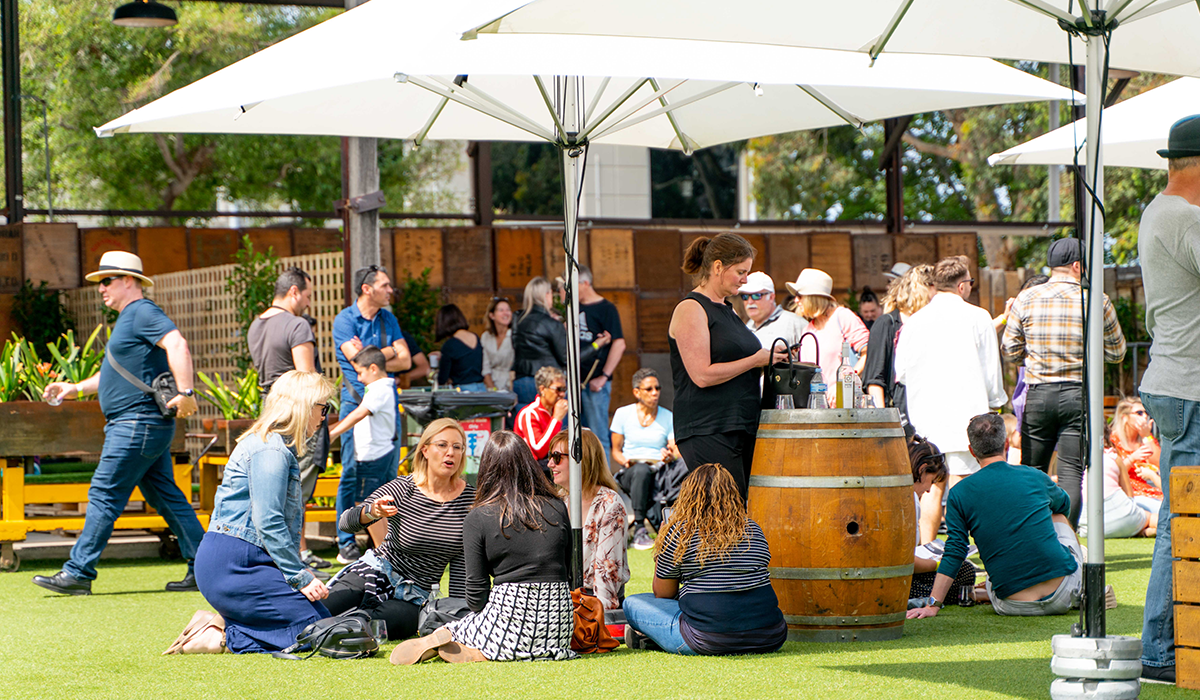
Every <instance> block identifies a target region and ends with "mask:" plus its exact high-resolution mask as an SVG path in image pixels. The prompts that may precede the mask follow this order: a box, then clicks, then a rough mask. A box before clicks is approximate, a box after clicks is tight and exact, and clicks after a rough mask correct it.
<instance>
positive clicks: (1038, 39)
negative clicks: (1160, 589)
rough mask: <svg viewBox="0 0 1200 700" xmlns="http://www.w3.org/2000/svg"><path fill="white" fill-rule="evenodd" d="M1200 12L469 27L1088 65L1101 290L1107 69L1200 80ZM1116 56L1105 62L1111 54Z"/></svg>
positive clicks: (673, 13) (1144, 0)
mask: <svg viewBox="0 0 1200 700" xmlns="http://www.w3.org/2000/svg"><path fill="white" fill-rule="evenodd" d="M1198 8H1200V3H1198V2H1196V0H969V1H966V2H964V1H963V0H854V2H825V1H823V0H821V1H818V0H741V1H739V2H737V3H729V2H724V1H723V0H654V2H642V1H641V0H606V2H604V3H603V4H601V5H596V4H585V3H581V2H579V1H578V0H533V1H532V2H529V3H528V4H526V5H525V6H523V7H521V8H518V9H516V10H514V11H512V12H510V13H507V14H505V15H502V16H498V17H497V18H496V19H494V20H492V21H490V22H485V23H483V24H479V25H475V27H474V28H473V29H470V30H468V31H466V32H465V33H464V35H463V38H464V39H474V38H476V37H478V36H479V35H480V34H495V33H500V34H572V35H593V36H618V37H631V36H640V37H658V38H673V39H693V40H702V41H709V42H713V43H719V42H745V43H756V44H767V45H776V46H807V47H818V48H829V49H843V50H847V51H857V52H861V53H864V54H867V55H868V56H869V57H870V60H871V61H872V62H875V60H876V59H880V60H881V62H883V61H886V60H890V58H889V57H883V58H881V54H882V53H883V51H884V50H885V49H886V50H887V51H888V52H889V53H890V52H893V51H896V52H909V53H923V54H940V55H947V56H987V57H991V58H1003V59H1013V60H1032V61H1042V62H1052V63H1067V64H1078V63H1080V62H1081V59H1083V62H1084V63H1085V65H1086V68H1087V70H1086V81H1085V85H1086V90H1085V92H1086V93H1087V94H1088V96H1089V97H1091V98H1092V99H1091V100H1090V101H1089V102H1088V105H1087V116H1086V124H1087V136H1086V143H1087V151H1088V153H1087V156H1086V158H1085V162H1086V172H1085V181H1086V182H1087V183H1088V186H1089V189H1090V190H1091V194H1092V203H1091V205H1090V206H1089V207H1087V208H1086V210H1085V211H1084V224H1085V225H1084V229H1085V230H1084V232H1082V233H1084V234H1086V240H1085V244H1086V245H1087V250H1088V251H1089V252H1088V265H1087V273H1086V274H1087V285H1088V286H1089V287H1090V288H1092V289H1099V288H1100V287H1101V286H1102V285H1100V284H1099V282H1100V281H1101V280H1100V275H1101V274H1103V273H1102V269H1103V262H1102V261H1103V260H1104V209H1103V201H1104V177H1103V173H1104V161H1103V156H1102V153H1103V150H1102V148H1101V144H1100V139H1099V134H1100V113H1101V109H1102V107H1103V102H1104V101H1103V99H1098V98H1099V97H1102V96H1103V94H1104V90H1105V87H1106V86H1105V80H1104V78H1105V75H1106V72H1107V68H1108V66H1109V62H1110V55H1111V64H1112V66H1113V67H1117V68H1126V69H1132V70H1139V71H1152V72H1157V73H1171V74H1176V75H1191V76H1200V53H1197V52H1196V50H1195V40H1196V37H1197V36H1200V9H1198ZM1110 51H1111V54H1110ZM1102 302H1103V300H1102V298H1101V297H1100V295H1098V294H1094V295H1092V296H1091V297H1090V298H1089V300H1088V303H1087V309H1086V314H1087V317H1088V318H1089V319H1093V322H1091V323H1089V324H1088V337H1087V343H1086V347H1087V358H1088V361H1087V365H1088V367H1087V377H1088V386H1087V390H1088V432H1089V434H1090V436H1091V449H1090V452H1089V460H1088V464H1089V468H1093V469H1095V470H1096V471H1097V472H1099V471H1100V470H1101V469H1102V465H1103V453H1104V445H1103V441H1102V440H1101V439H1100V436H1101V435H1103V434H1104V410H1103V409H1104V407H1103V396H1104V336H1103V325H1104V324H1102V323H1100V322H1099V320H1098V319H1100V318H1101V317H1102V316H1103V308H1102ZM1103 501H1104V493H1103V485H1102V480H1101V479H1092V480H1091V487H1090V489H1089V491H1088V508H1089V510H1088V519H1089V522H1093V523H1098V522H1103V507H1102V506H1103ZM1103 565H1104V533H1103V528H1092V529H1089V531H1088V562H1087V566H1085V572H1086V574H1085V579H1086V581H1087V587H1086V589H1085V590H1086V591H1087V594H1088V595H1087V597H1088V601H1087V603H1088V614H1087V625H1086V627H1087V634H1088V636H1104V635H1105V631H1104V609H1103V607H1104V606H1103V602H1102V601H1103V599H1104V594H1103V592H1102V591H1103V588H1104V567H1103Z"/></svg>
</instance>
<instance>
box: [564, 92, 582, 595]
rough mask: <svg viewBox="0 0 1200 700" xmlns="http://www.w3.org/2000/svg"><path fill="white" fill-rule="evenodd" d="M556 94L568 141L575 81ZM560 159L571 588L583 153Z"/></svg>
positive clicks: (578, 515) (576, 549)
mask: <svg viewBox="0 0 1200 700" xmlns="http://www.w3.org/2000/svg"><path fill="white" fill-rule="evenodd" d="M562 81H563V91H562V93H561V94H560V95H559V97H560V98H561V101H560V102H559V104H558V109H559V119H560V121H561V123H562V126H563V130H564V131H565V132H566V135H567V137H568V138H574V136H575V135H576V134H577V133H579V112H578V109H579V107H580V105H579V104H577V94H576V85H577V81H578V78H575V77H566V78H563V79H562ZM559 151H560V153H561V156H562V161H563V226H564V227H565V232H564V238H563V245H564V248H565V250H566V276H565V277H564V278H563V279H564V281H565V282H566V285H567V304H568V308H567V319H566V320H567V368H566V369H567V371H566V374H567V404H568V406H569V408H568V410H567V445H568V448H567V451H568V452H569V453H570V456H569V458H568V459H569V460H570V471H569V472H568V475H569V478H570V482H569V487H570V492H569V504H568V507H569V509H570V512H571V537H572V542H573V548H572V557H571V588H572V589H575V588H580V587H581V586H582V585H583V471H582V468H581V467H580V461H581V459H582V457H583V445H582V444H581V442H580V438H581V437H582V430H581V427H582V426H581V425H580V416H581V412H582V410H583V392H582V384H581V382H582V379H581V378H580V376H579V193H580V191H581V188H582V187H583V182H582V178H581V173H580V166H581V165H582V163H581V162H580V155H581V152H582V149H581V148H580V147H578V146H576V145H575V144H572V143H561V142H560V143H559Z"/></svg>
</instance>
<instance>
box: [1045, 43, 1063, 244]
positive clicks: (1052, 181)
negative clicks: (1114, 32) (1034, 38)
mask: <svg viewBox="0 0 1200 700" xmlns="http://www.w3.org/2000/svg"><path fill="white" fill-rule="evenodd" d="M1061 68H1062V66H1060V65H1059V64H1057V63H1051V64H1050V82H1052V83H1054V84H1055V85H1058V84H1059V83H1060V82H1061V81H1062V70H1061ZM1060 111H1061V105H1060V103H1059V101H1058V100H1050V131H1054V130H1055V129H1057V128H1058V127H1059V112H1060ZM1060 172H1061V168H1059V166H1057V165H1051V166H1050V169H1049V172H1048V175H1049V182H1048V183H1047V184H1046V203H1047V206H1046V221H1059V220H1060V219H1062V204H1061V203H1060V202H1059V201H1058V198H1059V189H1060V187H1061V185H1060V181H1059V174H1060Z"/></svg>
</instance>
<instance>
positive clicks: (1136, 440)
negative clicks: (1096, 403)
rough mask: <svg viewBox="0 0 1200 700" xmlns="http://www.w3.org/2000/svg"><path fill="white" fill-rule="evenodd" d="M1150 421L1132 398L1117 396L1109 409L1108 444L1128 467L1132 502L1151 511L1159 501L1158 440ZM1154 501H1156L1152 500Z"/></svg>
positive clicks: (1142, 408)
mask: <svg viewBox="0 0 1200 700" xmlns="http://www.w3.org/2000/svg"><path fill="white" fill-rule="evenodd" d="M1153 427H1154V426H1153V422H1152V421H1151V420H1150V416H1149V414H1147V413H1146V408H1145V407H1144V406H1142V402H1141V401H1139V400H1138V399H1136V398H1129V399H1121V400H1120V401H1119V402H1118V403H1117V407H1116V409H1115V410H1114V411H1113V417H1112V446H1113V450H1115V451H1116V453H1117V456H1118V457H1120V458H1121V461H1122V462H1124V463H1125V466H1126V467H1127V468H1128V470H1129V472H1128V473H1129V485H1130V486H1131V487H1132V488H1133V502H1134V503H1137V504H1138V505H1139V506H1141V507H1142V508H1145V509H1146V510H1149V511H1151V512H1157V511H1158V505H1159V504H1161V502H1162V497H1163V493H1162V483H1161V479H1160V478H1159V474H1158V455H1159V451H1160V450H1159V447H1158V441H1157V440H1155V439H1154V436H1153V435H1151V430H1152V428H1153ZM1156 502H1157V503H1156Z"/></svg>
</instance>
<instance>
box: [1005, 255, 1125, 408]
mask: <svg viewBox="0 0 1200 700" xmlns="http://www.w3.org/2000/svg"><path fill="white" fill-rule="evenodd" d="M1083 299H1084V295H1083V289H1082V287H1081V285H1080V284H1079V280H1077V279H1075V278H1073V277H1070V276H1067V275H1054V276H1053V277H1051V278H1050V281H1048V282H1046V283H1045V284H1040V285H1038V286H1036V287H1030V288H1029V289H1026V290H1025V291H1023V292H1021V293H1020V294H1018V295H1017V298H1016V299H1015V300H1014V301H1013V305H1012V308H1011V309H1010V310H1009V312H1008V325H1007V327H1005V329H1004V340H1003V342H1002V343H1001V352H1003V354H1004V358H1005V359H1006V360H1008V361H1009V362H1019V361H1021V360H1022V359H1023V360H1024V361H1025V382H1026V383H1027V384H1051V383H1054V382H1082V381H1083V347H1084V338H1083ZM1124 357H1125V335H1124V334H1123V333H1121V324H1120V323H1118V322H1117V312H1116V310H1115V309H1113V305H1112V302H1110V301H1109V300H1108V296H1107V295H1105V296H1104V361H1105V362H1109V363H1113V362H1120V361H1121V359H1122V358H1124Z"/></svg>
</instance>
